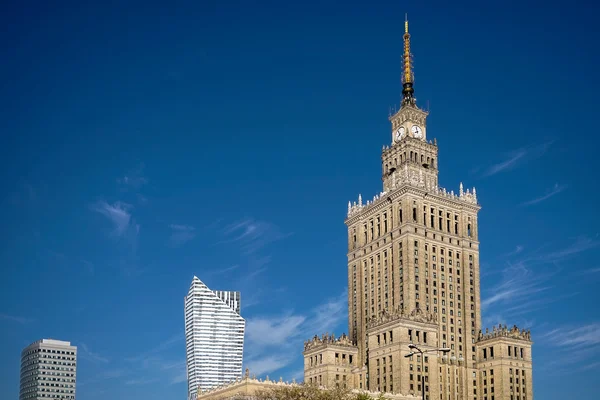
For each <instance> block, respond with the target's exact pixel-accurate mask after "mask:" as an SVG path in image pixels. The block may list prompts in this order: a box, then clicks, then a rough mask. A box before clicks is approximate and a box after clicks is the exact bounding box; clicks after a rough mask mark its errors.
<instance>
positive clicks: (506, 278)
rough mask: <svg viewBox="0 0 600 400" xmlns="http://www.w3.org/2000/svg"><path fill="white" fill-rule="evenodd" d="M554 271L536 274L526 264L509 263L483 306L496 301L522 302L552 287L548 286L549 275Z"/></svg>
mask: <svg viewBox="0 0 600 400" xmlns="http://www.w3.org/2000/svg"><path fill="white" fill-rule="evenodd" d="M553 274H554V273H551V272H546V273H538V274H535V273H534V272H533V271H532V270H531V269H529V268H527V266H526V264H524V263H522V262H520V263H516V264H513V263H510V262H509V263H508V265H507V267H506V268H505V269H504V271H503V278H502V280H501V281H500V282H499V283H498V284H497V285H495V286H494V287H493V288H492V290H491V294H490V295H489V296H488V297H486V298H484V299H483V300H482V301H481V307H482V308H484V309H485V308H488V307H489V306H491V305H493V304H495V303H507V302H510V303H513V302H521V301H523V300H524V299H530V298H532V295H533V294H535V293H538V292H542V291H545V290H548V289H550V288H551V286H546V285H545V284H546V283H547V281H548V279H549V277H550V276H551V275H553Z"/></svg>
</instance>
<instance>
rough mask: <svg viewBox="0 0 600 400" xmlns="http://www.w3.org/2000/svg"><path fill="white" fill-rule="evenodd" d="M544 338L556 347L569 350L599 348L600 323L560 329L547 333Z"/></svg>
mask: <svg viewBox="0 0 600 400" xmlns="http://www.w3.org/2000/svg"><path fill="white" fill-rule="evenodd" d="M542 337H543V338H545V339H547V340H548V341H549V342H550V343H551V344H552V345H554V346H558V347H563V348H569V349H580V348H587V347H593V346H598V345H600V323H599V322H594V323H590V324H586V325H581V326H572V327H560V328H556V329H553V330H551V331H550V332H547V333H546V334H544V335H543V336H542Z"/></svg>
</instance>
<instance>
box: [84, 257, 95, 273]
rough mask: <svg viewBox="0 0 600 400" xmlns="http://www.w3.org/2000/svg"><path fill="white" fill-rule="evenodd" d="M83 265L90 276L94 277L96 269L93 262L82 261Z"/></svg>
mask: <svg viewBox="0 0 600 400" xmlns="http://www.w3.org/2000/svg"><path fill="white" fill-rule="evenodd" d="M81 263H82V264H83V266H84V268H85V270H86V271H87V272H88V273H89V274H90V275H93V274H94V270H95V267H94V264H93V263H92V262H90V261H87V260H81Z"/></svg>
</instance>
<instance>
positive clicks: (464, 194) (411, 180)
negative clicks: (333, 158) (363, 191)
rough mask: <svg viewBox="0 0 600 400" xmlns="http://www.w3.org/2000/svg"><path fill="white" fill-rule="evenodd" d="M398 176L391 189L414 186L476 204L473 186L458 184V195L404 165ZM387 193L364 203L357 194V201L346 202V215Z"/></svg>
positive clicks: (372, 204) (382, 197)
mask: <svg viewBox="0 0 600 400" xmlns="http://www.w3.org/2000/svg"><path fill="white" fill-rule="evenodd" d="M398 176H399V178H397V179H396V178H395V177H396V175H394V176H393V181H392V188H391V190H394V189H397V188H399V187H401V186H403V185H408V186H411V187H416V188H419V189H424V190H426V191H427V192H429V193H431V194H434V195H437V196H440V197H443V198H447V199H451V200H456V201H462V202H465V203H467V204H471V205H477V204H478V203H477V191H476V189H475V188H473V189H472V190H469V189H467V190H466V191H465V190H463V184H462V183H461V184H460V187H459V192H458V195H457V194H455V193H454V190H451V191H449V192H448V191H447V190H446V189H445V188H441V187H439V186H437V185H433V184H430V183H426V182H425V179H424V177H423V172H422V171H419V172H418V173H417V172H416V171H409V170H408V168H407V167H406V165H405V167H404V171H403V172H402V173H401V174H400V175H398ZM386 194H388V192H381V193H379V194H377V195H375V196H373V199H372V200H367V202H366V203H363V199H362V195H360V194H359V195H358V202H356V201H355V202H350V201H349V202H348V217H352V216H354V215H356V214H360V213H361V212H363V211H367V210H368V209H369V208H371V207H372V206H374V205H376V204H379V202H380V201H382V200H384V201H385V199H386V197H385V195H386Z"/></svg>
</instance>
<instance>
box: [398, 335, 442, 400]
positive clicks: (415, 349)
mask: <svg viewBox="0 0 600 400" xmlns="http://www.w3.org/2000/svg"><path fill="white" fill-rule="evenodd" d="M408 348H409V349H410V350H411V351H410V353H408V354H407V355H405V356H404V357H406V358H409V357H412V356H414V355H415V353H419V354H420V355H421V393H422V394H423V400H425V366H424V365H423V362H424V358H425V355H424V354H425V353H433V352H434V351H435V352H437V351H441V352H442V353H448V352H449V351H450V349H449V348H448V347H441V348H439V349H429V350H421V349H420V348H419V347H418V346H417V345H416V344H412V343H411V344H409V345H408Z"/></svg>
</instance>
